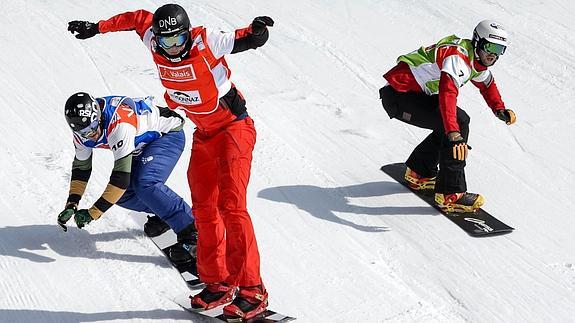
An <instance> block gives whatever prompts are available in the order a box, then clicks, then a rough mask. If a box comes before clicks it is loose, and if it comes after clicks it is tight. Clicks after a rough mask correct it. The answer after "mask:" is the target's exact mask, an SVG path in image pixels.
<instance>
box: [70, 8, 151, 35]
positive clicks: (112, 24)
mask: <svg viewBox="0 0 575 323" xmlns="http://www.w3.org/2000/svg"><path fill="white" fill-rule="evenodd" d="M152 17H153V14H152V13H151V12H149V11H146V10H136V11H133V12H125V13H121V14H119V15H115V16H113V17H112V18H110V19H107V20H100V21H99V22H98V23H93V22H89V21H81V20H74V21H70V22H69V23H68V30H69V31H70V32H71V33H72V34H75V37H76V38H78V39H87V38H90V37H94V36H95V35H97V34H104V33H107V32H114V31H126V30H135V31H136V32H137V33H138V35H139V36H140V38H142V37H143V36H144V33H145V32H146V30H147V29H148V28H150V26H151V25H152Z"/></svg>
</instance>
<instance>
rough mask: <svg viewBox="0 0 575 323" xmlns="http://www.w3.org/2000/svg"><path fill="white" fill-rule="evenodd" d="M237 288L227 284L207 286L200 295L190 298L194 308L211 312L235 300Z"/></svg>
mask: <svg viewBox="0 0 575 323" xmlns="http://www.w3.org/2000/svg"><path fill="white" fill-rule="evenodd" d="M236 289H237V287H236V286H229V285H228V284H225V283H215V284H206V287H205V288H204V289H202V291H201V292H200V293H199V294H196V295H195V296H190V299H191V304H192V308H195V309H204V310H209V309H212V308H214V307H217V306H220V305H223V304H226V303H229V302H231V301H232V299H233V298H234V295H235V293H236Z"/></svg>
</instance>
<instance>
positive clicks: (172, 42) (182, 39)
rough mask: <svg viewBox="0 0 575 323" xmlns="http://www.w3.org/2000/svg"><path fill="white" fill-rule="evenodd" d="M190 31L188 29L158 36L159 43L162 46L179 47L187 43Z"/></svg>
mask: <svg viewBox="0 0 575 323" xmlns="http://www.w3.org/2000/svg"><path fill="white" fill-rule="evenodd" d="M188 34H189V32H188V31H187V30H185V31H183V32H181V33H179V34H177V35H173V36H156V40H157V41H158V44H159V45H160V46H161V47H162V48H172V47H174V46H176V47H179V46H182V45H183V44H185V43H186V41H187V40H188Z"/></svg>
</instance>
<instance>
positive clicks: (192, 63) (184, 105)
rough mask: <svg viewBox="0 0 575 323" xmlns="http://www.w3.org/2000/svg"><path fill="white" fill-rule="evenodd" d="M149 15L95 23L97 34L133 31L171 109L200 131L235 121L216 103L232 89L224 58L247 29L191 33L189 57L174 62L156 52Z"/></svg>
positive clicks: (124, 15) (141, 12)
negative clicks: (147, 53) (149, 58)
mask: <svg viewBox="0 0 575 323" xmlns="http://www.w3.org/2000/svg"><path fill="white" fill-rule="evenodd" d="M152 17H153V14H152V13H151V12H148V11H145V10H137V11H134V12H126V13H122V14H119V15H116V16H114V17H112V18H110V19H108V20H102V21H100V22H99V23H98V27H99V31H100V33H107V32H114V31H125V30H135V31H136V33H137V34H138V35H139V36H140V39H141V40H142V41H143V42H144V44H145V45H146V47H147V48H148V49H149V50H150V51H151V53H152V57H153V60H154V63H155V64H156V66H157V68H158V74H159V77H160V81H161V82H162V85H163V86H164V87H165V88H166V92H165V94H164V98H165V100H166V103H167V104H168V106H169V107H170V108H172V109H176V108H181V109H183V110H184V111H185V112H186V114H187V116H188V117H189V118H190V119H191V120H192V122H194V124H195V125H196V126H197V127H198V128H199V129H201V130H214V129H218V128H221V127H223V126H225V125H227V124H228V123H230V122H232V121H234V120H235V119H236V118H237V116H236V115H234V114H233V113H232V112H231V111H230V109H227V108H224V107H221V106H220V105H219V99H220V98H221V97H223V96H224V95H225V94H226V93H228V92H229V91H230V89H231V88H232V87H233V84H232V82H231V81H230V75H231V71H230V69H229V67H228V65H227V63H226V60H225V58H224V55H226V54H230V53H231V52H232V49H233V46H234V40H235V39H236V38H237V37H242V35H244V34H245V33H246V32H247V30H249V28H250V27H247V28H243V29H238V30H236V31H235V33H224V32H219V31H214V32H209V31H208V30H206V28H203V27H201V26H200V27H194V28H191V29H190V38H189V39H190V41H192V46H191V49H190V55H188V57H186V58H184V59H183V60H181V61H178V62H173V61H171V60H168V59H167V58H165V57H164V56H163V55H161V54H159V53H157V52H156V46H157V45H156V41H155V36H154V34H153V32H152Z"/></svg>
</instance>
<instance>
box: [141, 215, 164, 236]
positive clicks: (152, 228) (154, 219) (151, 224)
mask: <svg viewBox="0 0 575 323" xmlns="http://www.w3.org/2000/svg"><path fill="white" fill-rule="evenodd" d="M168 230H170V226H169V225H168V224H167V223H166V222H164V221H163V220H162V219H160V217H159V216H157V215H153V216H149V215H148V221H147V222H146V223H144V233H145V234H146V235H147V236H148V237H152V238H153V237H157V236H159V235H161V234H162V233H164V232H166V231H168Z"/></svg>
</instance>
